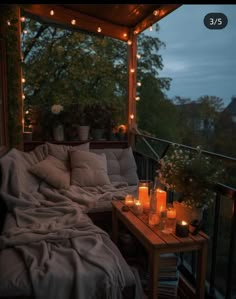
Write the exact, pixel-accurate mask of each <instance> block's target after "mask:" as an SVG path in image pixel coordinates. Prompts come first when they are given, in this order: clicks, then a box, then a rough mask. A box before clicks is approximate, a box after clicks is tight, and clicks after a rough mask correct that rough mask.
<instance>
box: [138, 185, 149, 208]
mask: <svg viewBox="0 0 236 299" xmlns="http://www.w3.org/2000/svg"><path fill="white" fill-rule="evenodd" d="M138 199H139V200H140V201H141V202H142V204H143V208H144V209H149V207H150V203H149V195H148V186H139V188H138Z"/></svg>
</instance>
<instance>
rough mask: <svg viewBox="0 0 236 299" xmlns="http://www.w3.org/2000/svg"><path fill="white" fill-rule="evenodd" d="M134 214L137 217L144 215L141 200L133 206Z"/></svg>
mask: <svg viewBox="0 0 236 299" xmlns="http://www.w3.org/2000/svg"><path fill="white" fill-rule="evenodd" d="M133 209H134V213H135V214H136V215H142V213H143V205H142V203H141V201H140V200H136V201H135V203H134V206H133Z"/></svg>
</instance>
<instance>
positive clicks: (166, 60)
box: [145, 4, 236, 106]
mask: <svg viewBox="0 0 236 299" xmlns="http://www.w3.org/2000/svg"><path fill="white" fill-rule="evenodd" d="M208 13H223V14H225V15H226V16H227V19H228V24H227V26H226V27H225V28H224V29H220V30H219V29H218V30H212V29H208V28H207V27H205V25H204V22H203V20H204V17H205V16H206V15H207V14H208ZM159 26H160V31H159V32H158V33H157V32H155V31H150V30H149V29H148V30H146V31H145V33H146V34H151V35H153V34H154V35H157V36H158V37H159V39H160V40H161V41H162V42H164V43H165V44H166V47H165V48H162V49H161V50H160V52H159V53H160V54H161V56H162V59H163V64H164V68H163V70H162V71H160V76H161V77H170V78H172V81H171V87H170V90H169V91H167V92H166V94H167V96H168V97H169V98H174V97H175V96H180V97H183V98H190V99H191V100H197V99H198V98H199V97H201V96H204V95H210V96H217V97H220V98H222V99H223V101H224V105H225V106H227V105H228V104H229V103H230V102H231V98H232V96H236V4H233V5H222V4H218V5H205V4H201V5H200V4H195V5H186V4H185V5H182V6H181V7H179V8H178V9H176V10H175V11H174V12H172V13H170V14H169V15H168V16H167V17H165V18H163V19H162V20H160V21H159Z"/></svg>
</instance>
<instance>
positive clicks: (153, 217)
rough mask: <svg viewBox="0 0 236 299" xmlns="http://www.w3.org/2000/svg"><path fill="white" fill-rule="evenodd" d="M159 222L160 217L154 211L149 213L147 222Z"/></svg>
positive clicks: (152, 224)
mask: <svg viewBox="0 0 236 299" xmlns="http://www.w3.org/2000/svg"><path fill="white" fill-rule="evenodd" d="M159 223H160V217H159V216H158V215H157V214H156V213H149V216H148V224H149V225H150V226H154V225H157V224H159Z"/></svg>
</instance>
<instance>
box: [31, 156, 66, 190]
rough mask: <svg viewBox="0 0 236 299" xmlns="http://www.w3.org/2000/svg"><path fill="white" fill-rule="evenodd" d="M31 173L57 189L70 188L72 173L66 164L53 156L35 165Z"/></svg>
mask: <svg viewBox="0 0 236 299" xmlns="http://www.w3.org/2000/svg"><path fill="white" fill-rule="evenodd" d="M29 171H30V172H32V173H33V174H34V175H36V176H37V177H39V178H41V179H43V180H44V181H45V182H47V183H48V184H50V185H52V186H53V187H54V188H56V189H68V188H69V186H70V172H69V171H68V166H67V164H66V162H65V161H61V160H59V159H57V158H55V157H53V156H51V155H48V156H47V157H46V158H45V159H44V160H42V161H40V162H39V163H37V164H35V165H34V166H33V167H31V168H30V169H29Z"/></svg>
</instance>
